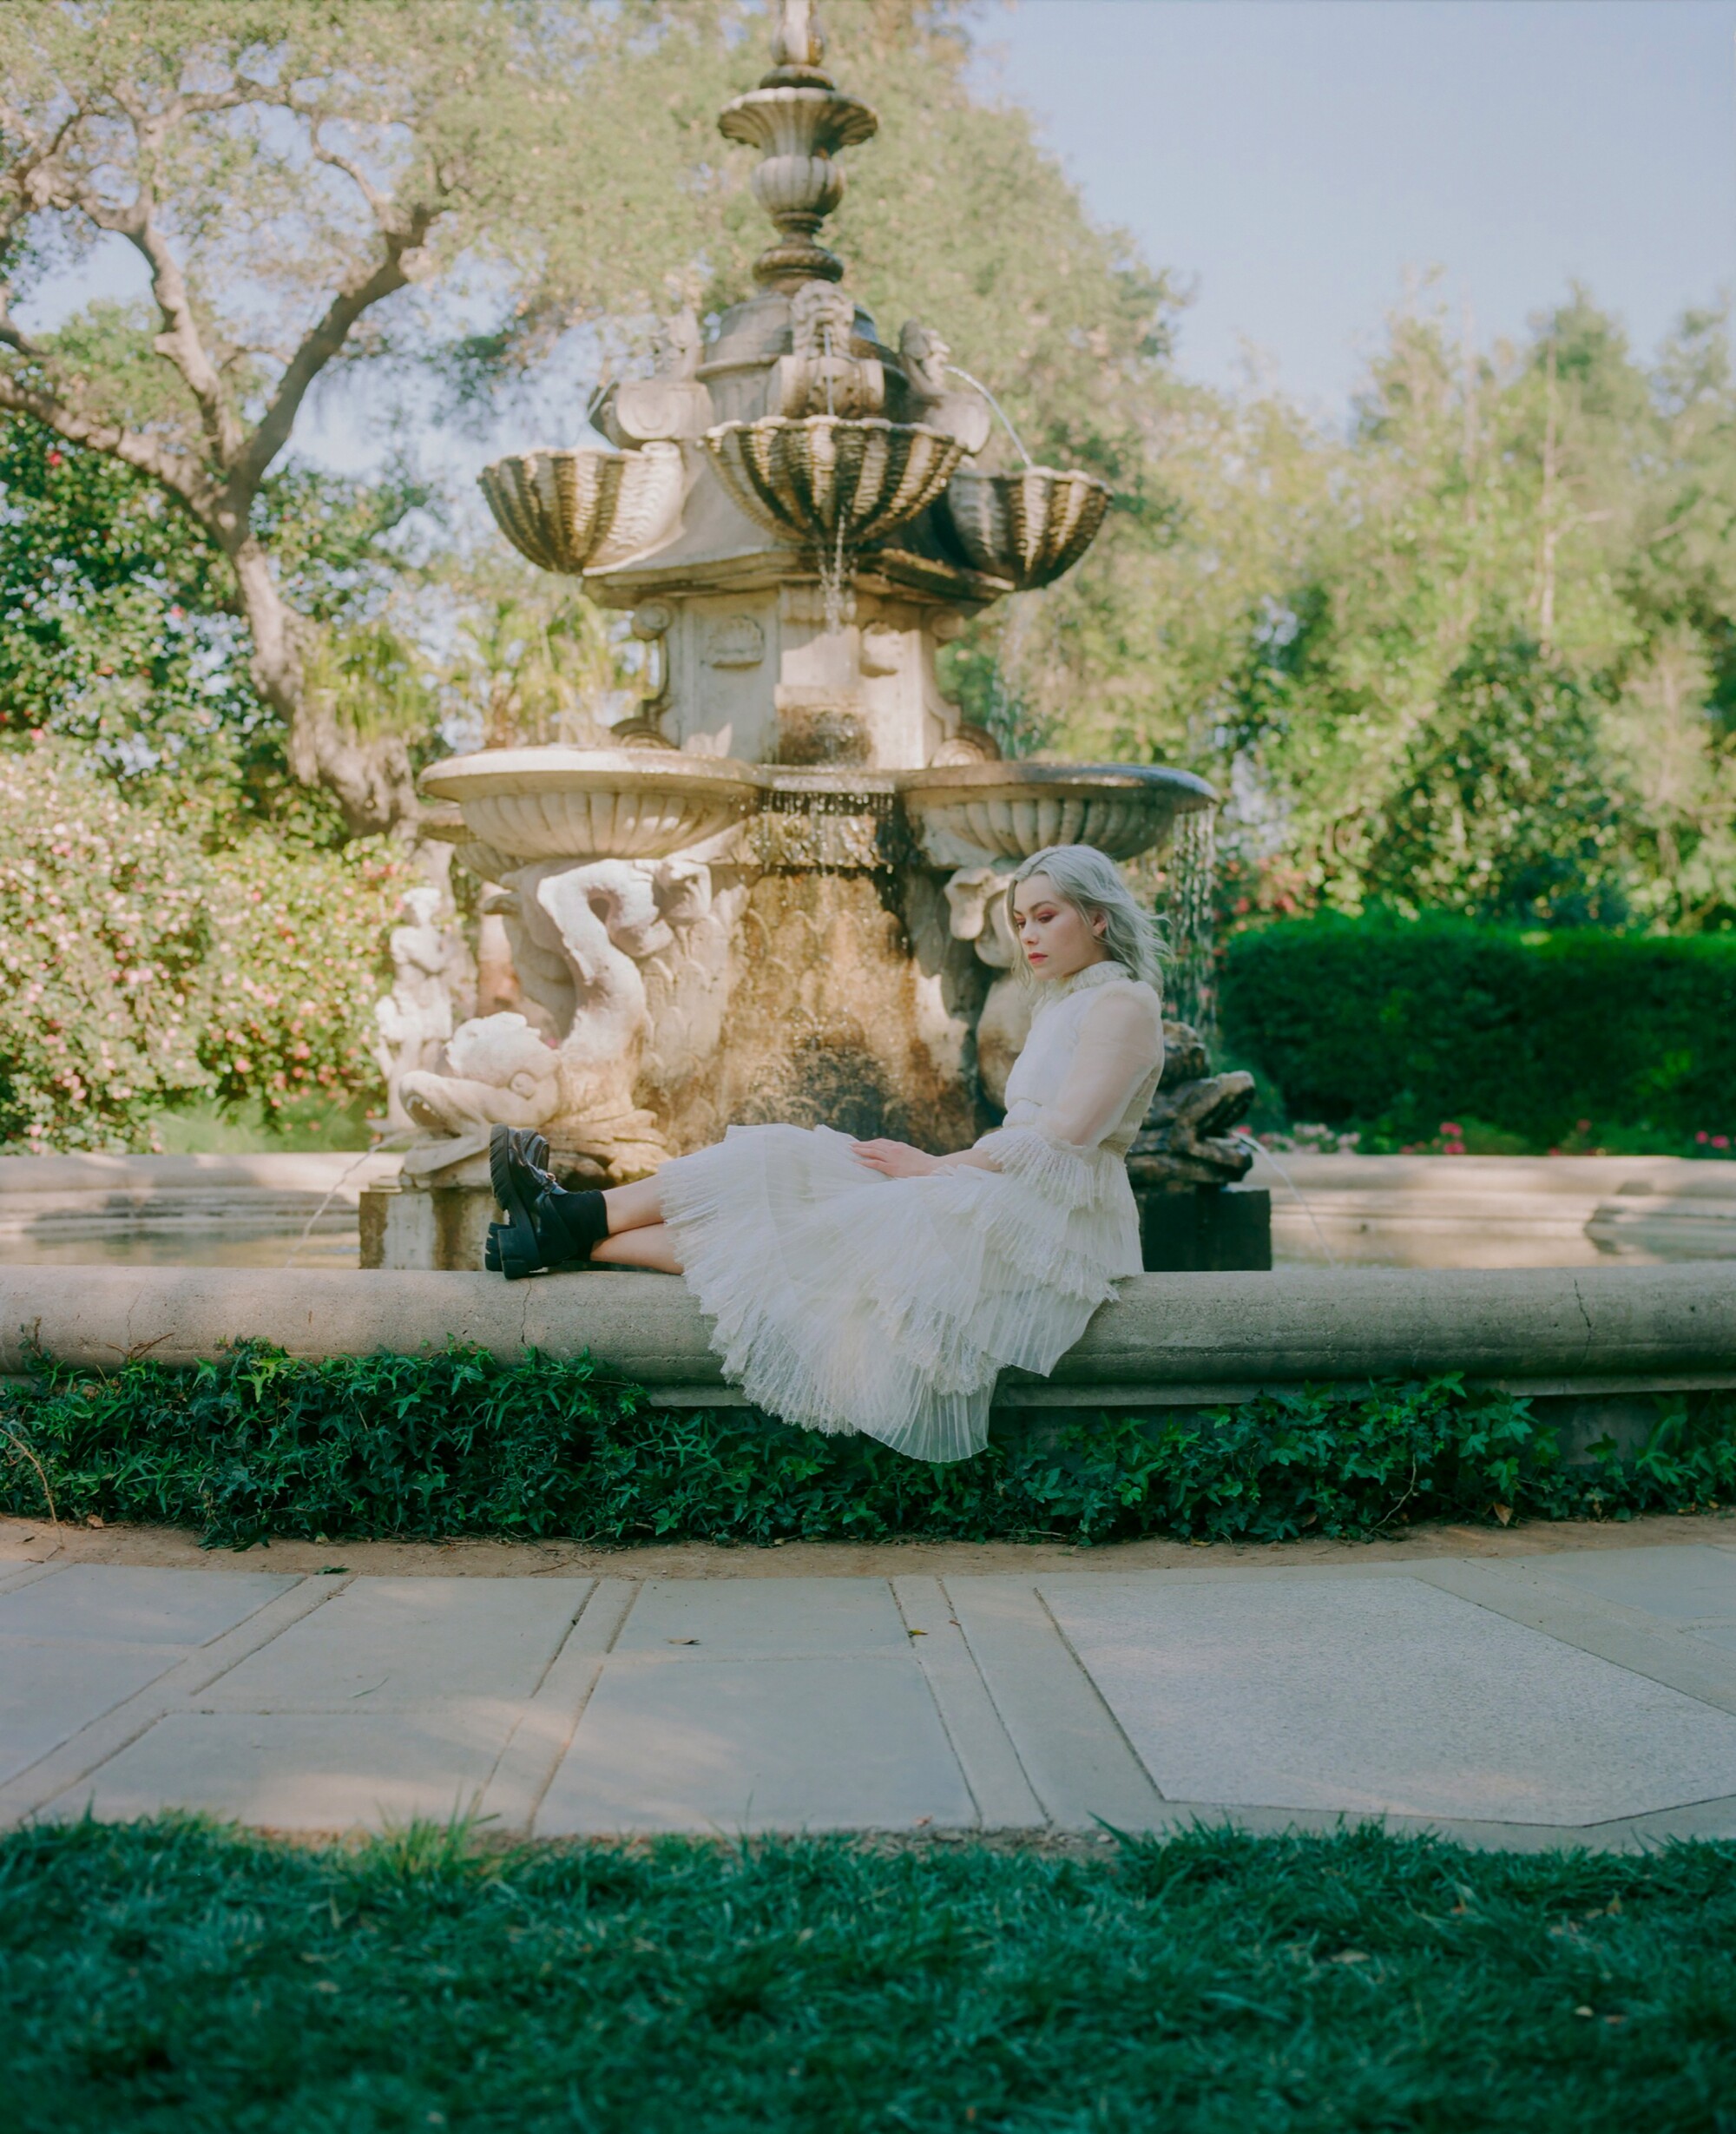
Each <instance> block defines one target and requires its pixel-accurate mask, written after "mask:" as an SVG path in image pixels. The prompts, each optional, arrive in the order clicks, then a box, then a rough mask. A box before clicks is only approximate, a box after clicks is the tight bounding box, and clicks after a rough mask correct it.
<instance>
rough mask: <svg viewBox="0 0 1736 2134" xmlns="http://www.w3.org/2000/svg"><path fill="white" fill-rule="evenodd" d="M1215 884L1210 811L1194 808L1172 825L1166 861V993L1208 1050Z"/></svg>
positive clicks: (1214, 995)
mask: <svg viewBox="0 0 1736 2134" xmlns="http://www.w3.org/2000/svg"><path fill="white" fill-rule="evenodd" d="M1216 879H1217V833H1216V826H1215V819H1214V812H1213V809H1211V808H1209V807H1201V808H1196V809H1195V810H1193V812H1192V813H1189V814H1186V815H1184V816H1183V817H1182V818H1181V820H1180V822H1179V823H1178V824H1177V825H1176V829H1175V844H1174V851H1173V853H1172V855H1171V860H1170V891H1169V953H1170V967H1169V994H1170V1000H1171V1003H1172V1006H1173V1011H1174V1015H1175V1016H1176V1018H1178V1020H1180V1021H1181V1022H1184V1023H1191V1024H1193V1027H1194V1028H1195V1029H1196V1030H1197V1031H1199V1032H1200V1036H1201V1037H1203V1038H1205V1040H1206V1042H1207V1044H1208V1045H1209V1044H1211V1043H1212V1042H1213V1039H1214V1038H1215V1037H1216V1036H1217V1030H1218V985H1217V968H1216V964H1215V961H1214V958H1213V941H1212V933H1213V890H1214V887H1215V886H1216Z"/></svg>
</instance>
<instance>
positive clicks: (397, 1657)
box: [206, 1578, 592, 1711]
mask: <svg viewBox="0 0 1736 2134" xmlns="http://www.w3.org/2000/svg"><path fill="white" fill-rule="evenodd" d="M591 1585H592V1581H591V1580H590V1579H589V1578H486V1579H483V1578H478V1579H476V1580H474V1581H471V1580H467V1579H462V1578H358V1579H357V1580H355V1581H354V1583H353V1584H350V1585H348V1586H347V1587H345V1589H344V1590H343V1591H340V1592H339V1593H338V1594H337V1595H336V1596H335V1597H333V1598H332V1599H331V1600H329V1601H328V1602H327V1603H326V1604H325V1606H324V1607H323V1608H319V1609H316V1610H315V1611H314V1612H313V1613H312V1615H311V1616H307V1617H304V1618H303V1619H302V1620H301V1621H300V1622H299V1623H297V1624H294V1625H293V1627H292V1628H291V1629H289V1630H286V1631H285V1632H284V1634H283V1635H282V1637H278V1638H274V1639H273V1641H272V1643H270V1644H269V1645H267V1646H266V1647H265V1649H264V1650H262V1651H260V1652H256V1653H254V1654H253V1656H252V1657H251V1658H249V1659H247V1660H244V1661H243V1662H242V1663H241V1664H240V1666H239V1667H238V1668H236V1669H235V1670H233V1673H231V1674H229V1675H227V1676H224V1678H223V1679H222V1681H221V1682H220V1683H218V1684H216V1686H215V1687H214V1689H213V1690H212V1691H211V1692H210V1694H209V1696H208V1697H207V1700H206V1702H207V1703H209V1704H211V1705H213V1706H216V1707H220V1708H225V1709H243V1710H247V1711H312V1710H319V1709H328V1708H331V1709H342V1708H343V1707H344V1706H345V1705H354V1704H355V1703H358V1702H359V1701H360V1700H362V1699H364V1698H365V1699H366V1700H367V1701H368V1703H369V1704H370V1705H371V1706H373V1707H375V1708H380V1707H385V1706H388V1705H389V1706H391V1707H394V1708H400V1709H401V1708H403V1707H406V1706H423V1705H431V1704H442V1703H449V1702H450V1701H453V1700H455V1699H462V1698H464V1697H473V1696H489V1697H528V1696H530V1694H531V1693H532V1692H533V1691H534V1690H535V1689H536V1684H537V1683H538V1682H539V1681H540V1680H541V1679H542V1673H543V1670H545V1669H546V1668H547V1667H548V1665H549V1662H550V1661H551V1660H552V1659H553V1658H554V1656H555V1655H556V1653H557V1652H558V1651H559V1650H560V1649H561V1646H562V1643H563V1641H564V1640H565V1638H566V1636H567V1633H568V1631H569V1630H570V1629H571V1628H572V1625H573V1622H574V1619H575V1617H576V1616H577V1615H578V1612H579V1610H580V1608H581V1607H582V1605H583V1604H584V1600H585V1597H586V1595H587V1594H588V1593H589V1591H590V1590H591Z"/></svg>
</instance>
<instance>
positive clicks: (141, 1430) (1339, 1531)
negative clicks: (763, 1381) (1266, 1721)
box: [0, 1342, 1736, 1547]
mask: <svg viewBox="0 0 1736 2134" xmlns="http://www.w3.org/2000/svg"><path fill="white" fill-rule="evenodd" d="M0 1416H3V1418H4V1427H5V1429H6V1430H7V1432H8V1433H10V1436H11V1438H12V1440H13V1443H12V1446H11V1450H10V1462H9V1463H8V1464H6V1465H4V1467H3V1468H0V1507H3V1508H4V1509H5V1510H7V1511H9V1512H30V1513H31V1514H34V1515H36V1516H40V1515H41V1513H42V1512H43V1496H42V1487H43V1476H46V1478H47V1480H48V1486H49V1488H50V1489H51V1490H52V1491H53V1492H54V1497H55V1503H56V1509H57V1510H58V1512H59V1514H60V1516H61V1517H62V1518H68V1519H79V1518H85V1517H87V1516H88V1515H89V1514H90V1513H92V1512H95V1513H96V1514H97V1515H98V1516H99V1517H101V1518H104V1519H108V1520H115V1519H130V1520H141V1521H146V1522H150V1523H157V1524H168V1525H185V1526H198V1527H200V1528H201V1529H203V1531H204V1532H205V1534H206V1538H207V1541H209V1542H211V1543H214V1544H221V1545H228V1546H233V1547H245V1546H247V1545H251V1544H252V1543H253V1542H256V1541H259V1540H262V1539H265V1538H267V1537H269V1536H272V1535H282V1536H286V1537H299V1538H332V1539H336V1538H339V1536H348V1537H352V1538H367V1537H377V1536H388V1537H399V1538H407V1537H412V1536H416V1537H424V1538H432V1537H437V1536H445V1535H452V1534H496V1535H503V1536H516V1537H519V1538H526V1539H530V1538H542V1537H548V1536H557V1535H558V1536H564V1537H569V1538H575V1539H584V1540H592V1541H615V1542H621V1541H635V1540H651V1539H666V1540H667V1539H679V1540H693V1541H729V1542H740V1543H748V1544H753V1545H766V1544H768V1543H771V1542H774V1541H779V1540H793V1539H805V1540H858V1541H879V1540H886V1539H889V1538H894V1537H897V1536H914V1535H921V1536H924V1537H926V1538H931V1539H934V1538H950V1539H953V1540H960V1541H981V1540H989V1539H991V1538H1008V1539H1021V1538H1035V1537H1039V1536H1043V1537H1055V1536H1059V1537H1062V1538H1066V1539H1069V1540H1072V1541H1076V1542H1081V1543H1091V1542H1099V1541H1108V1540H1113V1539H1120V1538H1130V1537H1133V1536H1137V1535H1141V1534H1169V1535H1174V1536H1178V1537H1180V1538H1186V1539H1188V1540H1202V1541H1229V1540H1245V1541H1278V1540H1286V1539H1289V1538H1293V1537H1294V1536H1296V1535H1298V1534H1300V1533H1304V1532H1309V1533H1319V1534H1325V1535H1336V1536H1345V1537H1350V1536H1357V1535H1368V1534H1371V1533H1373V1532H1375V1531H1378V1530H1379V1529H1381V1528H1382V1527H1386V1526H1390V1525H1391V1524H1392V1523H1393V1522H1394V1521H1397V1520H1401V1519H1402V1520H1406V1521H1408V1520H1410V1519H1415V1518H1437V1517H1449V1516H1450V1517H1458V1518H1485V1517H1487V1516H1489V1513H1490V1512H1491V1511H1492V1509H1493V1508H1494V1507H1495V1506H1496V1505H1499V1506H1500V1507H1501V1508H1502V1515H1503V1516H1504V1517H1512V1516H1515V1515H1518V1516H1527V1515H1530V1516H1535V1517H1539V1518H1586V1517H1600V1518H1602V1517H1609V1518H1627V1517H1631V1516H1632V1515H1633V1514H1634V1513H1636V1512H1664V1511H1687V1510H1690V1509H1694V1508H1698V1507H1700V1506H1702V1505H1708V1504H1713V1503H1717V1502H1721V1501H1723V1500H1725V1499H1726V1498H1728V1496H1729V1495H1730V1494H1731V1493H1732V1492H1733V1490H1736V1432H1733V1430H1732V1427H1731V1425H1732V1422H1733V1417H1732V1416H1731V1414H1730V1413H1729V1403H1728V1402H1727V1401H1724V1400H1722V1399H1721V1398H1720V1397H1706V1398H1700V1397H1695V1399H1694V1400H1693V1401H1691V1402H1690V1401H1687V1400H1682V1399H1680V1398H1674V1399H1671V1400H1664V1401H1661V1402H1660V1406H1659V1417H1658V1423H1657V1426H1656V1429H1655V1431H1654V1434H1653V1437H1652V1439H1651V1440H1650V1442H1649V1443H1648V1444H1647V1446H1646V1447H1645V1448H1644V1449H1643V1451H1642V1452H1641V1454H1640V1455H1639V1457H1638V1458H1637V1459H1634V1461H1632V1462H1630V1463H1627V1464H1625V1465H1624V1464H1622V1463H1621V1462H1619V1461H1617V1460H1616V1459H1614V1453H1613V1452H1610V1451H1608V1448H1606V1452H1605V1455H1604V1456H1601V1457H1599V1458H1597V1459H1594V1460H1593V1461H1592V1462H1591V1463H1590V1464H1588V1465H1567V1464H1565V1463H1564V1461H1563V1459H1562V1448H1561V1446H1560V1443H1559V1441H1558V1439H1557V1437H1556V1434H1555V1430H1554V1428H1553V1426H1551V1425H1549V1424H1548V1423H1546V1422H1542V1421H1540V1420H1539V1419H1536V1418H1535V1417H1534V1416H1533V1415H1532V1413H1531V1412H1530V1408H1529V1404H1528V1403H1527V1402H1526V1401H1525V1400H1521V1399H1516V1398H1513V1397H1512V1396H1509V1395H1507V1394H1498V1393H1468V1392H1466V1391H1465V1389H1464V1388H1463V1386H1462V1385H1461V1384H1460V1382H1459V1381H1458V1380H1457V1379H1454V1378H1446V1379H1439V1380H1431V1381H1430V1382H1429V1383H1427V1384H1421V1383H1418V1384H1413V1385H1408V1386H1370V1387H1369V1388H1368V1389H1367V1390H1366V1391H1365V1392H1362V1393H1343V1392H1330V1391H1310V1392H1306V1393H1303V1392H1297V1393H1284V1394H1269V1395H1263V1396H1261V1398H1260V1399H1259V1400H1253V1401H1248V1402H1246V1403H1244V1404H1242V1405H1240V1406H1235V1407H1230V1408H1223V1409H1218V1410H1192V1409H1186V1410H1180V1409H1178V1410H1170V1411H1161V1412H1159V1413H1156V1414H1155V1415H1154V1416H1152V1417H1148V1418H1127V1417H1114V1418H1111V1417H1108V1416H1097V1417H1094V1418H1092V1419H1089V1420H1088V1421H1084V1422H1079V1423H1073V1424H1069V1425H1066V1426H1062V1428H1061V1429H1060V1430H1059V1431H1058V1432H1057V1433H1055V1434H1054V1435H1052V1436H1049V1435H1039V1434H1037V1433H1031V1434H1030V1435H1029V1436H1025V1437H1022V1438H1018V1439H1014V1440H1012V1441H1010V1442H1002V1441H996V1442H994V1443H992V1444H991V1445H990V1446H989V1448H988V1449H987V1450H986V1451H985V1452H983V1453H981V1454H979V1455H978V1456H977V1457H976V1459H971V1460H966V1461H962V1462H958V1463H957V1464H954V1465H944V1466H929V1465H923V1464H920V1463H918V1462H917V1461H914V1460H911V1459H904V1457H902V1456H901V1455H900V1454H898V1453H896V1452H889V1451H887V1450H886V1448H885V1447H884V1446H880V1445H878V1444H876V1443H875V1442H874V1441H873V1440H872V1439H865V1438H828V1437H824V1436H821V1435H819V1434H818V1433H813V1432H809V1431H802V1430H793V1429H791V1428H788V1427H786V1426H784V1425H782V1424H779V1423H776V1422H773V1421H769V1420H767V1419H765V1418H764V1417H761V1416H759V1415H757V1414H754V1413H751V1412H747V1411H743V1410H740V1409H721V1410H719V1411H716V1412H714V1413H707V1412H704V1411H693V1410H671V1409H661V1408H657V1407H654V1406H651V1405H650V1404H649V1402H648V1398H647V1396H646V1395H645V1394H644V1393H643V1392H642V1391H641V1390H639V1389H637V1388H635V1387H633V1386H627V1385H623V1384H621V1382H620V1381H619V1380H614V1379H612V1378H610V1377H609V1376H608V1374H607V1373H606V1372H605V1371H603V1370H602V1368H601V1367H599V1366H598V1365H596V1364H595V1362H594V1361H592V1360H591V1359H589V1357H584V1358H581V1359H579V1360H575V1361H570V1362H567V1361H560V1360H554V1359H551V1358H549V1357H546V1356H542V1355H540V1354H536V1352H534V1351H530V1352H527V1353H526V1354H523V1356H519V1357H516V1358H514V1359H513V1360H510V1361H509V1362H497V1361H496V1360H493V1359H492V1358H491V1357H490V1356H489V1355H488V1354H487V1353H486V1352H484V1351H483V1350H481V1349H477V1348H473V1347H465V1346H463V1345H461V1344H457V1343H454V1344H453V1345H452V1346H451V1347H449V1348H448V1349H447V1350H446V1351H445V1353H444V1354H441V1355H437V1356H425V1357H412V1356H393V1355H387V1354H379V1355H374V1356H365V1357H332V1358H330V1359H328V1360H324V1361H319V1362H312V1361H307V1360H299V1359H293V1358H290V1357H286V1356H285V1355H283V1354H281V1353H280V1352H279V1351H276V1350H273V1349H271V1348H269V1347H265V1346H263V1345H261V1344H259V1343H251V1342H250V1343H246V1344H244V1345H242V1346H241V1347H238V1348H237V1349H235V1350H233V1352H231V1353H229V1354H225V1355H224V1356H221V1357H220V1358H217V1359H214V1360H212V1361H209V1362H207V1363H202V1364H201V1365H199V1366H198V1367H196V1368H194V1369H193V1370H190V1371H182V1372H176V1371H170V1370H167V1369H165V1368H163V1367H161V1366H160V1365H157V1364H154V1363H151V1362H149V1361H148V1360H140V1361H134V1362H130V1363H128V1364H127V1365H125V1366H124V1367H122V1369H120V1370H119V1371H117V1372H116V1373H115V1374H114V1375H113V1376H110V1377H103V1376H100V1375H95V1374H93V1373H87V1372H78V1371H71V1370H67V1369H64V1368H62V1367H58V1366H56V1365H55V1364H53V1363H52V1362H51V1361H49V1360H46V1359H44V1360H43V1366H42V1375H41V1379H40V1382H39V1383H38V1384H37V1385H36V1386H35V1387H34V1388H33V1389H28V1390H23V1391H20V1390H17V1389H11V1390H8V1391H7V1392H5V1393H3V1394H0ZM20 1447H23V1448H25V1449H26V1450H27V1451H28V1452H29V1453H30V1455H33V1459H27V1458H26V1457H25V1456H24V1452H23V1451H21V1450H19V1449H18V1448H20ZM38 1465H39V1466H40V1472H38Z"/></svg>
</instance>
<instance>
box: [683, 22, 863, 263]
mask: <svg viewBox="0 0 1736 2134" xmlns="http://www.w3.org/2000/svg"><path fill="white" fill-rule="evenodd" d="M824 57H825V32H824V31H823V30H821V28H820V26H819V9H818V8H817V7H816V5H815V4H814V0H779V9H778V21H777V27H776V29H775V30H773V36H772V58H773V62H774V64H773V69H772V71H771V72H770V74H768V75H766V76H764V77H763V78H762V79H761V81H760V83H759V88H758V89H749V90H748V92H747V94H746V96H738V97H736V98H735V100H734V101H733V102H732V103H727V104H726V105H725V106H724V108H723V109H722V110H721V111H720V112H719V114H718V119H717V125H718V131H719V132H720V134H722V135H723V136H724V138H725V139H726V140H727V141H740V142H745V143H746V146H747V147H749V148H758V149H759V151H760V155H761V158H762V161H760V164H759V168H758V169H757V170H756V171H755V172H754V173H753V179H752V181H751V182H752V184H753V197H754V198H755V199H756V200H757V201H759V205H760V206H761V207H763V208H764V209H765V210H766V214H768V215H770V216H771V218H772V220H773V221H774V222H775V223H776V224H777V226H778V228H779V231H780V232H781V233H782V234H781V237H780V240H779V242H778V243H777V244H775V245H773V247H771V248H770V250H769V251H766V252H763V253H762V254H760V255H759V259H758V260H755V262H754V266H753V273H754V278H755V280H758V281H760V282H762V283H764V284H765V285H766V287H770V288H774V289H782V290H785V291H791V290H794V289H799V287H801V285H802V284H803V283H804V282H805V281H839V280H842V279H843V277H844V262H843V260H840V259H839V258H838V255H837V254H836V253H833V252H829V251H827V249H826V247H825V246H824V245H822V244H819V242H817V241H816V236H815V233H816V232H817V231H818V230H819V226H820V224H821V223H822V222H823V221H825V218H826V217H827V215H829V214H831V213H832V209H833V208H834V207H837V205H838V201H840V200H842V199H843V197H844V173H843V172H842V171H841V170H840V169H839V168H838V165H837V164H836V163H835V162H833V161H832V156H833V155H835V154H836V152H837V151H838V149H839V148H851V147H852V146H853V145H854V144H855V143H856V142H858V141H867V140H869V139H871V137H872V136H873V135H874V134H875V133H876V132H878V129H879V124H880V122H879V121H878V119H877V118H876V117H875V115H874V114H873V113H872V112H871V110H870V109H868V106H867V105H866V104H865V103H864V102H862V101H861V100H860V99H859V98H858V97H855V96H845V94H844V93H843V92H842V91H841V90H840V89H838V88H837V87H836V86H835V85H834V83H833V82H832V77H831V76H830V75H828V74H826V73H825V72H824V71H823V69H821V66H820V62H821V60H822V59H823V58H824Z"/></svg>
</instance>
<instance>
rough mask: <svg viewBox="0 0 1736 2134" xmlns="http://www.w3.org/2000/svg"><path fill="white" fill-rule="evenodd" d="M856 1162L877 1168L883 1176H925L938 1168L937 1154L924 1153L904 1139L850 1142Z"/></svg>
mask: <svg viewBox="0 0 1736 2134" xmlns="http://www.w3.org/2000/svg"><path fill="white" fill-rule="evenodd" d="M851 1146H852V1149H854V1151H855V1155H856V1160H857V1162H858V1163H865V1164H866V1165H867V1167H868V1169H870V1170H877V1171H878V1172H879V1174H880V1176H882V1177H883V1178H926V1177H927V1176H928V1175H929V1173H930V1171H936V1170H938V1169H940V1158H939V1157H938V1156H929V1155H926V1154H925V1153H924V1151H923V1150H922V1149H912V1148H911V1145H910V1143H908V1142H904V1141H858V1142H852V1143H851Z"/></svg>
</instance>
